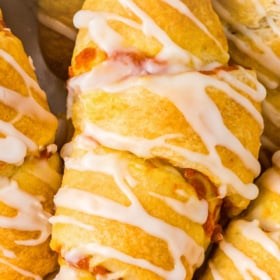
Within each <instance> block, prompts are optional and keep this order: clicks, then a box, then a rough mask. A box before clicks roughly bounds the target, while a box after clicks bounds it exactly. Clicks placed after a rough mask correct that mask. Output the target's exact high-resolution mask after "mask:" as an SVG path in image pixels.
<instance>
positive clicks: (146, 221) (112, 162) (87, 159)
mask: <svg viewBox="0 0 280 280" xmlns="http://www.w3.org/2000/svg"><path fill="white" fill-rule="evenodd" d="M126 164H127V163H126V162H125V161H123V160H122V159H121V158H120V157H118V156H117V155H115V154H107V155H95V154H93V153H91V152H88V153H87V154H86V155H84V156H83V157H82V158H81V159H73V158H66V159H65V165H66V168H67V169H76V170H80V171H85V170H91V171H96V172H104V173H106V174H109V175H111V176H113V178H114V180H115V182H116V183H117V185H118V186H119V188H120V189H121V190H122V191H123V193H124V194H125V195H126V196H127V197H128V199H129V200H130V202H131V205H130V206H123V205H121V204H119V203H117V202H114V201H112V200H110V199H106V198H104V197H101V196H98V195H95V194H90V193H88V192H86V191H82V190H77V189H72V188H69V187H66V188H62V189H60V190H59V191H58V194H57V195H56V196H55V204H56V206H58V207H66V208H70V209H75V210H77V211H81V212H84V213H87V214H91V215H97V216H101V217H104V218H108V219H113V220H117V221H119V222H122V223H126V224H130V225H133V226H137V227H139V228H142V229H143V230H144V231H145V232H147V233H149V234H151V235H154V236H157V237H158V238H161V239H163V240H164V241H166V242H167V244H168V247H169V249H170V251H171V254H172V256H173V258H174V262H175V263H176V266H175V267H174V269H173V270H172V271H161V270H159V269H158V268H156V267H155V266H154V265H152V264H149V263H148V262H146V261H141V262H140V263H138V261H139V260H134V259H133V258H130V257H128V256H127V257H125V261H129V262H133V263H134V264H137V265H142V266H144V267H145V268H147V269H151V270H153V271H154V272H155V273H160V275H165V278H166V279H174V280H175V279H178V277H179V278H180V279H184V277H185V274H186V271H185V269H184V266H183V264H182V262H181V257H182V256H185V257H186V259H187V261H188V263H189V264H190V265H195V266H197V265H199V264H201V263H202V260H203V258H204V250H203V248H202V247H200V246H199V245H198V244H196V243H195V241H194V240H193V239H192V238H191V237H190V236H188V234H187V233H186V232H184V231H182V230H181V229H180V228H177V227H175V226H172V225H169V224H167V223H166V222H164V221H163V220H160V219H158V218H155V217H153V216H151V215H149V214H148V213H147V212H146V210H145V209H144V208H143V206H142V205H141V204H140V202H139V201H138V199H137V197H136V196H135V195H134V194H133V193H132V191H131V190H130V186H129V185H128V182H127V180H126V179H125V178H126V177H127V173H128V170H127V167H126ZM77 198H79V199H77ZM80 201H83V203H80ZM175 236H176V238H174V237H175ZM112 250H113V249H112ZM112 253H114V254H117V253H116V252H115V251H114V252H113V251H112ZM117 255H118V258H120V259H123V258H124V255H123V254H121V253H118V254H117Z"/></svg>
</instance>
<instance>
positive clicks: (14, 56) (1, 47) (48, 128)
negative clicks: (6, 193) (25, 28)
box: [0, 17, 57, 175]
mask: <svg viewBox="0 0 280 280" xmlns="http://www.w3.org/2000/svg"><path fill="white" fill-rule="evenodd" d="M56 129H57V119H56V118H55V116H54V115H53V114H51V112H50V110H49V106H48V102H47V99H46V94H45V92H43V91H42V89H41V88H40V86H39V85H38V82H37V78H36V76H35V72H34V67H33V64H32V60H31V58H30V57H28V56H27V54H26V53H25V50H24V47H23V45H22V43H21V41H20V40H19V39H18V38H17V37H15V36H14V35H13V34H12V32H11V30H10V29H8V28H7V27H5V24H4V21H3V19H2V17H1V19H0V145H1V147H2V148H1V150H0V171H1V172H6V173H7V175H9V172H10V170H13V168H14V167H16V166H18V165H20V164H21V163H22V162H23V161H24V159H25V157H26V156H30V155H35V156H36V155H38V154H39V151H40V150H44V149H45V148H46V147H47V146H48V145H50V144H52V143H53V142H54V139H55V133H56ZM7 150H8V151H9V152H7ZM2 174H3V173H2Z"/></svg>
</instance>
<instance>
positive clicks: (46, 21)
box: [37, 12, 77, 41]
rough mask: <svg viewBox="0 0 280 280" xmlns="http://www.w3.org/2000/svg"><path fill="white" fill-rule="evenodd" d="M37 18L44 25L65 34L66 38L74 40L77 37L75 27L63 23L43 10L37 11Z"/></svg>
mask: <svg viewBox="0 0 280 280" xmlns="http://www.w3.org/2000/svg"><path fill="white" fill-rule="evenodd" d="M37 19H38V21H39V22H40V23H41V24H42V25H44V26H46V27H47V28H49V29H51V30H53V31H55V32H57V33H58V34H61V35H64V36H65V37H66V38H68V39H70V40H72V41H74V40H75V39H76V36H77V31H76V30H75V29H74V28H71V27H69V26H68V25H66V24H64V23H62V22H61V21H59V20H57V19H55V18H53V17H50V16H49V15H47V14H45V13H42V12H38V13H37Z"/></svg>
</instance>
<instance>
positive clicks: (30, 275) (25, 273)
mask: <svg viewBox="0 0 280 280" xmlns="http://www.w3.org/2000/svg"><path fill="white" fill-rule="evenodd" d="M0 263H2V264H4V265H6V266H8V267H10V268H12V269H13V270H14V271H16V272H18V273H19V274H21V275H23V276H24V277H27V278H32V279H34V280H42V277H41V276H39V275H36V274H34V273H32V272H30V271H27V270H24V269H22V268H20V267H18V266H16V265H13V264H11V263H9V262H8V261H6V260H4V259H1V258H0Z"/></svg>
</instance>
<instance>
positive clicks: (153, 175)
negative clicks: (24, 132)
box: [51, 0, 265, 280]
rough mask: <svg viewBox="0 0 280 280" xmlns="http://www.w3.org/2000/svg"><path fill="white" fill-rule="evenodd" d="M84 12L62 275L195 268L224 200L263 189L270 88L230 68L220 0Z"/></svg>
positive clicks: (57, 235) (57, 229)
mask: <svg viewBox="0 0 280 280" xmlns="http://www.w3.org/2000/svg"><path fill="white" fill-rule="evenodd" d="M74 23H75V25H76V27H77V28H79V33H78V36H77V40H76V45H75V48H74V52H73V57H72V65H71V68H70V74H71V77H70V79H69V81H68V83H67V86H68V89H69V95H68V103H67V106H68V116H69V117H71V118H72V121H73V126H74V129H75V132H74V136H73V139H72V141H71V142H70V143H69V144H66V145H65V146H64V148H63V150H62V156H63V158H64V161H65V170H64V176H63V181H62V187H61V188H60V190H59V191H58V193H57V195H56V196H55V205H56V213H55V216H54V217H52V218H51V223H52V224H53V230H52V239H51V247H52V249H54V250H55V251H57V252H58V254H59V255H60V256H61V258H62V260H61V263H62V265H61V271H60V272H59V274H58V276H57V277H58V279H63V277H64V274H65V275H67V273H70V274H71V273H73V275H75V273H77V274H78V275H79V276H77V278H78V279H79V277H80V278H81V279H83V277H85V279H95V278H96V279H103V278H104V279H115V278H116V277H117V278H119V279H124V280H130V279H133V280H140V279H149V280H156V279H158V280H159V279H170V280H171V279H174V280H178V279H184V280H186V279H192V277H193V274H194V271H195V270H196V268H198V267H199V266H200V265H201V264H202V262H203V259H204V253H205V251H206V250H207V248H208V246H209V244H210V243H211V242H212V241H213V240H216V239H219V236H220V225H219V224H218V223H219V219H220V210H221V207H223V213H224V214H225V215H227V216H234V215H237V214H238V213H240V212H241V211H242V210H244V209H245V208H246V207H247V206H248V204H249V202H250V200H252V199H255V198H256V196H257V194H258V189H257V187H256V186H255V185H254V184H253V183H252V181H253V179H254V178H255V177H256V176H257V175H258V174H259V172H260V166H259V163H258V161H257V158H258V152H259V147H260V135H261V133H262V129H263V120H262V116H261V114H260V110H261V101H262V100H263V99H264V97H265V89H264V87H263V86H262V85H261V84H260V83H259V82H258V81H257V79H256V75H255V72H254V71H249V70H246V69H244V68H242V67H239V66H228V65H227V60H228V54H227V43H226V40H225V36H224V34H223V31H222V26H221V24H220V22H219V20H218V18H217V15H216V14H215V13H214V12H213V9H212V7H211V3H210V1H203V3H201V2H200V3H199V4H198V3H197V2H195V1H168V0H166V1H152V2H151V1H130V0H127V1H90V0H89V1H85V3H84V5H83V8H82V10H80V11H78V12H77V14H76V15H75V16H74ZM182 23H184V24H182ZM170 26H172V27H173V29H172V30H171V29H170ZM194 37H195V38H198V39H197V40H191V38H194ZM248 128H249V129H248ZM115 275H118V276H115ZM65 277H66V276H65ZM67 277H68V276H67Z"/></svg>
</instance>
